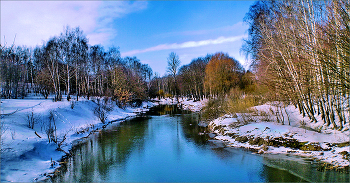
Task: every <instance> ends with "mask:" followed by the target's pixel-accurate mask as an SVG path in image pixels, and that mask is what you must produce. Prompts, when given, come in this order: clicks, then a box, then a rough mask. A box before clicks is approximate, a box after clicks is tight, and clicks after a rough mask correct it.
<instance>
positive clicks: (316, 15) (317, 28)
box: [243, 0, 350, 130]
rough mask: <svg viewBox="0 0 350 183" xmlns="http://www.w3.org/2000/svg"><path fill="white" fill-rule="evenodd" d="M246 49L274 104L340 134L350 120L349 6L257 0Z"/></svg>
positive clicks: (340, 2) (338, 0)
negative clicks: (290, 107) (281, 104)
mask: <svg viewBox="0 0 350 183" xmlns="http://www.w3.org/2000/svg"><path fill="white" fill-rule="evenodd" d="M245 21H246V22H247V23H248V24H249V26H250V28H249V37H248V39H247V40H246V44H245V46H244V47H243V49H244V50H245V51H246V53H247V54H248V55H249V56H250V57H251V58H252V60H253V63H252V66H253V68H254V72H255V73H256V76H257V78H258V80H259V82H260V83H262V84H264V85H265V86H267V87H268V88H269V90H270V91H271V96H274V97H275V98H274V100H279V101H283V102H285V103H287V104H289V103H291V104H294V105H295V106H296V107H298V109H299V110H300V113H301V114H303V115H304V116H308V117H309V118H310V119H311V120H312V121H313V122H316V121H317V119H316V116H317V115H321V117H322V120H323V121H324V122H325V124H326V125H327V126H330V125H332V126H333V128H334V129H338V130H341V129H342V128H343V125H344V124H345V123H347V122H350V121H349V120H350V119H349V117H350V110H349V106H350V99H349V95H350V3H349V1H347V0H334V1H307V0H293V1H258V2H256V3H255V4H254V5H253V6H252V7H251V8H250V11H249V13H248V14H247V15H246V18H245Z"/></svg>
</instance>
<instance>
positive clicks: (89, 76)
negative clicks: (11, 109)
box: [0, 27, 153, 105]
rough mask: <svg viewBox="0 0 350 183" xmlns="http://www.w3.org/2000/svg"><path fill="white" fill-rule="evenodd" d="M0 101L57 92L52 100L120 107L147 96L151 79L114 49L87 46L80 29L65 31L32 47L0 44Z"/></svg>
mask: <svg viewBox="0 0 350 183" xmlns="http://www.w3.org/2000/svg"><path fill="white" fill-rule="evenodd" d="M0 64H1V65H0V71H1V72H0V79H1V97H2V98H19V97H24V96H25V95H26V94H27V93H28V92H37V93H42V94H43V95H44V96H45V97H46V98H47V97H48V95H49V94H50V93H53V94H55V98H54V100H55V101H59V100H61V99H62V94H67V98H68V100H69V99H70V97H71V95H72V94H75V95H76V96H77V97H76V99H77V100H78V96H87V97H88V98H89V97H90V96H92V95H94V96H109V97H112V98H113V99H114V100H116V101H117V103H118V104H121V105H124V104H126V103H127V102H129V101H131V100H133V99H145V98H146V97H147V96H148V91H149V85H148V83H149V81H150V79H151V77H152V75H153V72H152V69H151V68H150V67H149V66H148V65H147V64H142V63H141V62H140V60H138V59H137V58H136V57H126V58H121V56H120V52H119V50H118V49H117V48H115V47H112V48H109V49H108V50H107V51H105V50H104V48H103V47H102V46H100V45H94V46H90V45H89V44H88V39H87V38H86V37H85V35H84V34H83V32H82V30H80V28H79V27H77V28H70V27H66V28H65V29H64V31H63V33H61V34H60V35H59V36H55V37H52V38H50V39H49V40H48V41H47V42H46V43H45V44H43V45H42V46H37V47H36V48H34V49H31V48H27V47H24V46H22V47H21V46H18V47H15V46H14V45H12V46H10V47H6V46H1V63H0Z"/></svg>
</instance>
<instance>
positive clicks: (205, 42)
mask: <svg viewBox="0 0 350 183" xmlns="http://www.w3.org/2000/svg"><path fill="white" fill-rule="evenodd" d="M246 37H247V35H239V36H232V37H219V38H217V39H208V40H202V41H188V42H184V43H180V44H178V43H173V44H161V45H157V46H154V47H150V48H146V49H143V50H132V51H128V52H125V53H122V55H123V56H132V55H135V54H139V53H146V52H151V51H160V50H170V49H182V48H195V47H200V46H207V45H216V44H222V43H228V42H235V41H239V40H242V39H243V38H246Z"/></svg>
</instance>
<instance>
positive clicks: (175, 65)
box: [167, 52, 181, 101]
mask: <svg viewBox="0 0 350 183" xmlns="http://www.w3.org/2000/svg"><path fill="white" fill-rule="evenodd" d="M180 63H181V62H180V59H179V56H178V55H177V54H176V53H175V52H171V53H170V54H169V57H168V67H167V72H168V73H169V74H170V75H171V77H172V78H173V82H174V93H175V96H176V99H177V101H179V99H178V93H179V89H178V85H177V79H176V76H177V74H178V69H179V67H180Z"/></svg>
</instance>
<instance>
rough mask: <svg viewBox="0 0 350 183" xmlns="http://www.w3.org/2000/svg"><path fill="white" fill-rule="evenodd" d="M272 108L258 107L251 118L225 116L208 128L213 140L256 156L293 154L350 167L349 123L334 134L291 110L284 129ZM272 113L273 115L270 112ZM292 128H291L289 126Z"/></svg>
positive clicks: (289, 108) (267, 106)
mask: <svg viewBox="0 0 350 183" xmlns="http://www.w3.org/2000/svg"><path fill="white" fill-rule="evenodd" d="M273 108H274V107H273V106H271V105H268V104H266V105H262V106H256V107H255V108H254V109H255V111H254V112H253V113H250V114H237V115H234V116H232V115H225V116H223V117H220V118H218V119H215V120H214V121H211V122H210V124H209V126H208V127H209V130H210V131H211V132H212V133H215V134H216V136H215V137H214V139H217V140H221V141H223V142H224V143H225V144H226V145H227V146H229V147H238V148H247V149H250V150H253V151H255V152H257V153H271V154H294V155H298V156H303V157H310V158H314V159H317V160H320V161H321V162H325V163H328V164H331V165H333V166H334V167H335V168H337V167H338V168H342V167H349V164H350V163H349V157H350V137H349V135H350V131H349V123H347V124H345V126H344V128H343V130H342V131H338V130H333V129H332V128H331V127H332V126H329V127H327V126H325V125H324V124H323V122H321V121H320V122H317V123H311V122H309V120H308V119H307V117H303V116H302V115H300V114H299V112H298V110H297V109H295V108H294V107H293V106H288V107H287V108H286V112H287V114H288V118H289V120H287V116H285V121H284V125H283V124H282V122H281V120H280V123H277V118H276V116H274V115H273V114H272V113H273V111H274V109H273ZM269 111H271V112H269ZM289 124H290V125H289Z"/></svg>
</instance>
